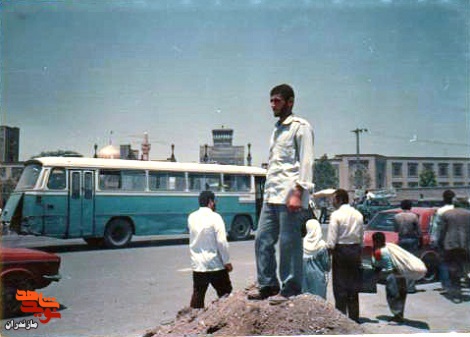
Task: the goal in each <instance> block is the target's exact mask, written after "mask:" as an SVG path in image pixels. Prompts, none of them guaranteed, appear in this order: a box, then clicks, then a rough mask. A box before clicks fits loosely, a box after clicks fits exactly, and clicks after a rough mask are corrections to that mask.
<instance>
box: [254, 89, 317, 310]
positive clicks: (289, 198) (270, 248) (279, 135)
mask: <svg viewBox="0 0 470 337" xmlns="http://www.w3.org/2000/svg"><path fill="white" fill-rule="evenodd" d="M270 95H271V100H270V101H271V108H272V110H273V112H274V117H276V118H279V121H278V122H277V123H276V125H275V128H274V131H273V133H272V136H271V142H270V149H269V164H268V172H267V176H266V184H265V189H264V202H263V207H262V210H261V215H260V220H259V225H258V231H257V234H256V239H255V253H256V269H257V279H258V286H259V287H258V289H255V291H252V292H250V293H249V294H248V299H252V300H262V299H266V298H268V297H269V301H270V303H271V304H278V303H281V302H284V301H286V300H288V298H289V297H290V296H295V295H298V294H300V293H301V292H302V263H303V261H302V255H303V249H302V235H301V227H302V225H303V224H302V222H303V221H304V219H305V212H306V210H307V208H308V201H309V196H310V193H311V192H312V191H313V187H314V185H313V164H314V156H313V139H314V136H313V130H312V127H311V126H310V124H309V123H308V122H307V121H306V120H305V119H303V118H299V117H297V116H294V115H293V113H292V108H293V106H294V90H293V89H292V88H291V87H290V86H289V85H287V84H281V85H278V86H276V87H274V88H273V89H272V90H271V93H270ZM278 240H280V242H279V250H280V260H279V275H280V281H281V284H280V283H279V280H278V277H277V275H276V270H277V264H276V252H275V245H276V243H277V241H278Z"/></svg>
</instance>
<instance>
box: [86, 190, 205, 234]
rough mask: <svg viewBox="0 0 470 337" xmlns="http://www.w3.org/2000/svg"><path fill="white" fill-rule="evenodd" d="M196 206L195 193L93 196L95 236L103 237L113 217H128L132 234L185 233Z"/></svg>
mask: <svg viewBox="0 0 470 337" xmlns="http://www.w3.org/2000/svg"><path fill="white" fill-rule="evenodd" d="M196 209H198V201H197V195H193V196H169V195H166V196H163V195H161V196H160V195H153V196H149V195H124V196H123V195H120V196H118V195H116V196H112V195H110V194H107V195H99V194H97V195H96V198H95V210H96V211H95V219H96V235H97V236H102V235H103V234H104V231H105V227H106V224H107V223H108V222H109V220H110V219H112V218H113V217H123V218H129V219H131V221H132V222H133V224H134V227H135V235H169V234H184V233H188V229H187V217H188V215H189V213H191V212H193V211H194V210H196Z"/></svg>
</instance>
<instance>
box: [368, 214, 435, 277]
mask: <svg viewBox="0 0 470 337" xmlns="http://www.w3.org/2000/svg"><path fill="white" fill-rule="evenodd" d="M436 210H437V209H436V208H431V207H413V208H412V209H411V211H412V212H413V213H415V214H417V215H418V219H419V226H420V229H421V233H422V241H421V245H420V250H419V256H418V257H419V258H421V260H422V261H423V262H424V264H425V265H426V268H427V269H428V272H427V274H426V275H425V277H424V278H423V281H426V282H431V281H434V280H437V278H438V265H439V254H438V253H437V252H436V251H435V250H434V249H432V248H431V246H430V243H431V242H430V241H431V238H430V233H429V229H430V226H431V223H432V221H433V219H434V216H435V214H436ZM400 212H402V210H401V209H400V208H395V209H389V210H385V211H381V212H379V213H377V214H376V215H375V216H374V217H373V218H372V220H371V221H370V222H369V223H368V224H367V225H366V227H365V230H364V244H363V258H364V259H365V260H367V259H370V256H371V253H372V234H374V233H375V232H383V233H384V234H385V239H386V242H392V243H395V244H398V233H397V232H395V215H396V214H398V213H400Z"/></svg>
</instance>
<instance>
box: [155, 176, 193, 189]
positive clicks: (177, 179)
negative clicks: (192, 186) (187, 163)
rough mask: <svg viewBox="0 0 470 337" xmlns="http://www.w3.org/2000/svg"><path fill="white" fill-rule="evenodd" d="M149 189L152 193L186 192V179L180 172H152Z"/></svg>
mask: <svg viewBox="0 0 470 337" xmlns="http://www.w3.org/2000/svg"><path fill="white" fill-rule="evenodd" d="M149 188H150V190H151V191H184V190H185V189H186V179H185V177H184V173H179V172H150V173H149Z"/></svg>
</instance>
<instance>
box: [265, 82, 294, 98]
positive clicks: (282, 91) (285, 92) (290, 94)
mask: <svg viewBox="0 0 470 337" xmlns="http://www.w3.org/2000/svg"><path fill="white" fill-rule="evenodd" d="M273 95H281V96H282V98H284V100H285V101H286V102H287V101H288V100H289V99H291V98H292V100H294V98H295V95H294V89H292V87H291V86H290V85H288V84H280V85H277V86H275V87H274V88H272V89H271V96H273Z"/></svg>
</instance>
